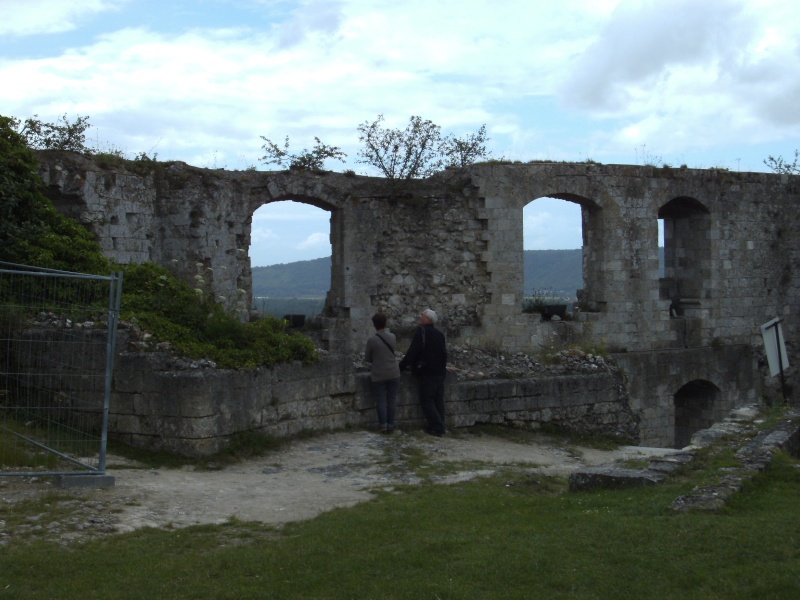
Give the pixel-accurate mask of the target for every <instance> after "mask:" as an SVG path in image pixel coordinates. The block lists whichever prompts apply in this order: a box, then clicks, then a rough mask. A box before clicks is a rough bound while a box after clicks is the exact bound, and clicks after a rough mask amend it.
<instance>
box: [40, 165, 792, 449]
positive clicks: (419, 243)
mask: <svg viewBox="0 0 800 600" xmlns="http://www.w3.org/2000/svg"><path fill="white" fill-rule="evenodd" d="M42 175H43V177H44V180H45V182H46V183H47V184H48V189H49V192H50V196H51V198H53V200H54V201H55V202H56V205H57V207H58V208H59V210H61V211H62V212H64V213H65V214H68V215H70V216H73V217H76V218H77V219H78V220H80V221H81V222H83V223H85V224H87V225H88V226H89V227H90V229H92V231H94V232H95V234H96V235H97V237H98V239H99V240H100V242H101V244H102V246H103V248H104V250H105V251H106V252H107V253H108V254H109V255H111V256H113V257H115V258H116V259H117V260H119V261H120V262H129V261H133V262H138V261H143V260H150V261H153V262H156V263H160V264H163V265H166V266H168V267H170V268H172V269H173V270H174V271H175V272H176V273H177V274H179V275H180V276H182V277H184V278H186V279H187V280H189V281H190V282H192V283H195V282H196V281H197V280H196V279H195V278H196V277H198V276H200V277H202V278H203V282H204V285H205V286H206V287H207V289H208V291H209V293H214V294H215V295H216V296H218V297H219V298H220V299H222V301H223V302H224V303H225V304H226V305H227V306H228V307H229V308H231V309H234V310H239V311H241V313H242V314H243V315H245V314H246V312H247V311H248V310H249V308H250V296H251V279H250V264H249V261H250V259H249V256H248V248H249V241H250V226H251V218H252V214H253V212H254V211H255V210H256V209H257V208H258V207H260V206H262V205H263V204H265V203H268V202H272V201H278V200H295V201H299V202H305V203H309V204H313V205H315V206H318V207H320V208H323V209H325V210H328V211H329V212H330V214H331V230H330V231H331V244H332V250H333V256H332V273H331V290H330V292H329V295H328V300H327V305H326V312H325V314H326V317H325V319H324V327H325V336H326V338H327V342H328V345H329V348H331V349H335V350H343V351H355V352H360V351H361V349H362V345H363V340H364V339H365V337H366V336H367V335H369V334H370V333H371V323H370V321H369V317H370V316H371V315H372V314H373V313H374V312H375V311H376V310H383V311H385V312H387V313H388V314H389V315H390V319H391V323H392V327H393V330H396V331H398V332H399V333H400V334H401V336H403V335H407V334H408V333H410V331H411V329H412V328H413V324H414V322H415V321H416V315H418V314H419V311H420V310H422V309H423V308H425V307H428V306H430V307H432V308H434V309H435V310H437V312H438V313H439V314H440V315H441V317H442V319H441V325H442V327H443V328H444V329H446V330H447V333H448V335H449V338H450V340H451V341H452V342H458V343H462V344H483V345H489V346H491V347H496V348H499V349H503V350H504V351H520V350H521V351H525V350H532V349H533V350H535V349H537V348H539V347H541V346H542V345H550V344H552V343H554V342H556V343H563V344H574V343H584V344H603V345H605V346H606V347H608V348H609V349H611V350H614V351H617V352H628V353H634V352H645V353H649V352H658V351H666V350H674V351H676V352H681V351H685V350H697V351H699V352H700V353H701V354H700V355H696V354H695V355H694V356H695V358H696V360H699V361H702V363H703V364H706V365H708V366H707V368H706V369H705V370H702V369H701V371H702V372H698V373H693V375H692V377H698V378H700V379H701V380H705V381H715V380H716V381H718V383H715V385H718V386H722V387H721V390H722V393H723V395H724V396H726V397H735V398H736V399H737V400H736V401H737V402H740V401H741V402H745V401H751V402H752V401H754V400H757V399H758V397H759V395H760V394H761V392H762V389H761V382H760V381H754V382H753V383H752V385H751V387H750V388H749V389H748V390H744V389H740V388H739V387H736V386H739V385H741V384H742V382H737V379H736V377H735V373H734V372H733V370H732V369H731V367H730V366H728V367H726V365H724V364H721V363H720V360H721V358H719V357H718V356H717V355H716V354H715V353H714V350H715V349H718V348H719V347H720V346H728V345H744V346H746V347H748V348H750V350H751V353H752V352H754V353H755V354H754V355H753V356H752V357H751V359H750V363H749V364H750V369H749V370H750V371H755V369H756V360H757V359H758V358H759V357H760V355H761V353H762V351H763V345H762V343H761V336H760V331H759V325H761V324H763V323H765V322H766V321H768V320H770V319H772V318H774V317H776V316H779V317H782V318H783V324H782V326H783V331H784V334H785V336H786V339H787V347H788V349H789V355H790V358H791V357H793V356H796V353H795V350H796V349H797V347H798V343H797V342H798V321H797V313H798V297H799V296H798V286H800V280H799V279H798V273H797V268H796V266H795V265H797V264H798V258H799V257H798V253H800V249H798V244H797V243H796V242H797V240H798V239H800V231H798V223H799V222H800V219H798V216H800V215H798V210H800V177H797V176H787V175H772V174H764V173H734V172H729V171H724V170H697V169H670V168H654V167H640V166H630V165H597V164H591V163H529V164H494V163H490V164H482V165H475V166H473V167H470V168H468V169H463V170H448V171H445V172H443V173H441V174H438V175H437V176H434V177H432V178H430V179H428V180H424V181H417V180H414V181H403V182H391V181H387V180H383V179H379V178H368V177H359V176H347V175H344V174H336V173H328V172H324V173H309V172H300V171H287V172H278V173H266V172H227V171H223V170H206V169H198V168H194V167H190V166H187V165H185V164H183V163H163V164H161V163H160V164H158V165H157V166H156V167H155V168H154V169H153V170H152V171H150V172H144V173H136V172H131V171H129V170H127V169H126V168H124V167H103V166H101V165H99V164H97V163H95V162H94V161H93V160H92V159H90V158H86V157H82V156H79V155H74V154H55V153H47V152H45V153H42ZM544 196H550V197H557V198H561V199H564V200H567V201H571V202H576V203H578V204H579V205H580V206H581V211H582V221H583V238H584V246H583V254H584V267H583V271H584V293H583V296H582V299H583V301H584V305H585V307H586V308H588V309H589V310H587V311H583V312H579V313H578V314H577V315H576V318H575V319H574V320H572V321H568V322H560V323H553V322H543V321H541V320H540V319H539V317H538V315H527V314H522V313H521V310H520V308H521V302H522V299H523V269H522V260H523V239H522V236H523V233H522V210H523V208H524V206H525V205H526V204H527V203H528V202H530V201H532V200H535V199H536V198H540V197H544ZM659 218H661V219H664V222H665V230H666V231H665V233H666V237H667V243H666V245H667V250H666V254H667V258H666V271H667V273H666V277H664V278H659V259H658V225H657V223H658V219H659ZM401 345H402V344H401ZM761 362H763V361H761ZM645 363H646V361H645V362H641V361H638V362H635V364H637V365H643V364H645ZM632 364H633V363H632ZM741 366H742V365H741V364H739V365H738V366H737V368H739V367H741ZM760 367H761V371H762V375H763V371H764V369H763V364H760ZM643 368H644V367H643ZM659 368H660V369H662V370H664V373H663V375H664V376H663V377H662V379H663V380H668V379H669V377H668V375H669V373H670V369H671V367H670V366H669V365H664V364H661V365H660V366H659ZM726 369H727V372H728V374H729V376H727V377H719V376H715V375H714V373H715V372H716V373H725V372H726ZM673 370H674V369H673ZM795 373H796V370H795V369H794V368H793V367H791V368H790V370H789V371H788V372H787V379H788V381H789V383H790V386H794V383H795V378H796V375H795ZM647 375H648V373H647V372H646V371H636V372H632V373H629V377H630V379H631V381H632V388H635V389H638V390H639V391H638V392H637V395H632V396H631V401H632V403H633V405H634V406H635V407H636V409H637V410H638V411H639V412H640V413H641V414H644V412H645V411H648V410H649V409H653V407H652V406H651V404H652V403H653V399H652V396H656V397H657V398H658V400H657V402H656V403H657V405H658V406H657V407H656V408H655V409H653V410H655V411H657V412H658V411H660V412H659V415H660V416H659V417H658V418H659V419H662V418H665V417H668V416H669V412H670V409H669V407H667V406H666V403H669V402H670V401H671V398H672V397H671V394H675V393H676V391H677V389H678V388H677V387H674V386H678V387H679V386H680V385H682V384H681V383H680V382H679V381H678V380H682V381H683V384H685V383H688V382H689V381H690V380H689V379H686V378H685V377H680V376H678V377H676V378H674V379H673V380H671V381H674V386H673V387H672V388H670V389H668V390H666V391H664V390H662V391H660V392H658V393H656V394H653V393H652V390H650V391H648V390H647V389H645V387H646V386H644V385H638V388H637V382H643V381H648V380H649V379H648V377H647ZM687 377H688V371H687ZM764 383H765V384H766V387H765V389H766V390H767V393H768V394H773V395H774V394H775V392H776V387H775V386H776V381H775V380H774V379H768V378H767V379H765V380H764ZM662 392H663V393H662ZM653 410H651V411H650V412H653ZM656 420H658V419H656ZM656 429H657V430H658V431H656V430H654V431H653V435H652V438H653V439H662V438H665V437H668V436H669V428H666V429H664V428H663V427H660V426H659V427H657V428H656Z"/></svg>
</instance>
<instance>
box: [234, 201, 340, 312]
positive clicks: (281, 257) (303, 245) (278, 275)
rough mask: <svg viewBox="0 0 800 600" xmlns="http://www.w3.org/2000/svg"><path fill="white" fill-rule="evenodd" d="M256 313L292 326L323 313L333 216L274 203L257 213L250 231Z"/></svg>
mask: <svg viewBox="0 0 800 600" xmlns="http://www.w3.org/2000/svg"><path fill="white" fill-rule="evenodd" d="M249 255H250V265H251V272H252V282H253V308H254V309H255V310H257V311H259V312H261V313H263V314H268V315H272V316H274V317H278V318H283V317H286V316H290V321H291V323H292V324H293V325H295V326H299V325H301V324H303V323H304V322H305V320H306V318H310V317H313V316H315V315H319V314H320V313H322V310H323V308H324V305H325V299H326V296H327V294H328V292H329V290H330V288H331V236H330V212H329V211H328V210H326V209H324V208H321V207H317V206H315V205H312V204H310V203H306V202H300V201H291V200H287V201H275V202H270V203H268V204H264V205H263V206H261V207H260V208H259V209H257V210H256V211H255V212H254V213H253V217H252V225H251V231H250V252H249Z"/></svg>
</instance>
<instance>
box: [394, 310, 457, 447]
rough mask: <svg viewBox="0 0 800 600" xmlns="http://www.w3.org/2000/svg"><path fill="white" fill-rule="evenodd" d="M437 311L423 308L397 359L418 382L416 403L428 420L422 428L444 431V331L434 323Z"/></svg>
mask: <svg viewBox="0 0 800 600" xmlns="http://www.w3.org/2000/svg"><path fill="white" fill-rule="evenodd" d="M434 323H436V313H435V312H433V311H432V310H431V309H429V308H428V309H426V310H424V311H422V314H421V315H420V316H419V327H418V328H417V330H416V331H415V332H414V337H413V338H412V340H411V345H410V346H409V348H408V352H406V355H405V356H404V357H403V360H401V361H400V370H401V371H402V370H404V369H408V368H409V367H410V368H412V370H413V372H414V375H416V377H417V382H418V385H419V403H420V404H421V405H422V412H424V413H425V418H426V419H427V420H428V427H427V428H426V429H425V431H426V432H427V433H430V434H431V435H436V436H441V435H443V434H444V433H445V425H444V380H445V376H446V375H447V346H446V344H445V340H444V334H443V333H442V332H441V331H439V330H438V329H436V328H435V327H434V326H433V325H434Z"/></svg>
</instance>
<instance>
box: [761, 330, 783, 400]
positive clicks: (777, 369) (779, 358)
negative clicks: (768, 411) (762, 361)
mask: <svg viewBox="0 0 800 600" xmlns="http://www.w3.org/2000/svg"><path fill="white" fill-rule="evenodd" d="M781 321H783V319H781V318H780V317H776V318H774V319H772V320H771V321H769V322H768V323H764V324H763V325H762V326H761V337H762V338H763V339H764V349H765V350H766V352H767V363H768V364H769V374H770V376H771V377H775V375H778V374H780V376H781V394H782V395H783V401H784V403H786V402H788V399H787V398H786V381H785V380H784V377H783V371H784V369H786V368H788V367H789V357H788V356H787V355H786V345H785V344H784V342H783V332H782V330H781Z"/></svg>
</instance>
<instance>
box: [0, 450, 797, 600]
mask: <svg viewBox="0 0 800 600" xmlns="http://www.w3.org/2000/svg"><path fill="white" fill-rule="evenodd" d="M704 478H707V473H704V472H703V467H702V465H697V466H694V467H691V468H690V469H689V470H688V471H687V472H685V473H683V474H682V475H680V476H679V477H676V478H675V479H674V480H673V481H672V482H671V483H669V484H666V485H661V486H657V487H648V488H636V489H629V490H621V491H619V490H618V491H601V492H593V493H569V492H567V491H566V488H565V483H564V482H563V481H558V480H552V479H548V478H546V477H543V476H540V475H531V474H529V473H526V472H525V471H524V470H521V469H508V470H507V471H504V472H503V473H502V474H500V475H497V476H494V477H491V478H485V479H480V480H476V481H472V482H468V483H460V484H457V485H434V484H425V485H421V486H417V487H409V488H403V489H399V490H395V491H393V492H381V493H380V494H379V495H378V497H377V498H376V499H375V500H373V501H371V502H369V503H366V504H361V505H358V506H356V507H353V508H348V509H337V510H334V511H331V512H329V513H326V514H323V515H321V516H320V517H318V518H316V519H313V520H311V521H307V522H303V523H295V524H290V525H287V526H285V527H283V528H281V529H276V528H272V527H267V526H262V525H256V524H250V523H242V522H236V521H234V522H231V523H228V524H226V525H221V526H204V527H194V528H189V529H175V530H166V531H156V530H143V531H138V532H134V533H130V534H123V535H114V536H110V537H107V538H104V539H102V540H100V541H90V542H86V543H84V544H76V545H71V546H69V547H63V546H61V545H58V544H53V543H45V542H20V543H14V542H13V541H12V543H11V544H9V545H7V546H5V547H4V548H2V549H0V598H646V599H648V600H649V599H654V598H680V599H687V598H747V599H750V598H759V599H760V598H792V599H794V598H800V466H798V461H797V460H796V459H793V458H790V457H786V456H781V457H779V459H778V460H776V462H775V463H774V465H773V467H772V468H771V469H770V470H769V471H768V472H767V473H765V474H762V475H760V476H759V477H758V478H757V479H756V480H755V481H754V482H753V483H751V484H750V485H749V486H747V488H746V489H745V490H744V491H743V492H742V493H740V494H738V495H736V496H735V497H734V500H733V501H732V503H731V504H730V505H729V507H728V508H726V509H725V510H723V511H721V512H718V513H690V514H680V513H675V512H673V511H672V510H671V509H670V508H669V506H670V503H671V502H672V501H673V500H674V499H675V498H676V497H677V496H678V495H680V494H683V493H686V492H688V491H690V490H691V488H692V486H693V485H695V484H696V482H697V481H699V480H701V479H704ZM2 510H6V509H2ZM14 510H15V511H25V510H31V511H33V512H35V511H40V510H41V507H37V506H33V505H32V506H31V507H30V508H29V509H26V507H25V505H20V504H17V505H15V507H14ZM3 518H4V514H3V512H2V511H0V522H2V519H3ZM0 531H2V529H0Z"/></svg>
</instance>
